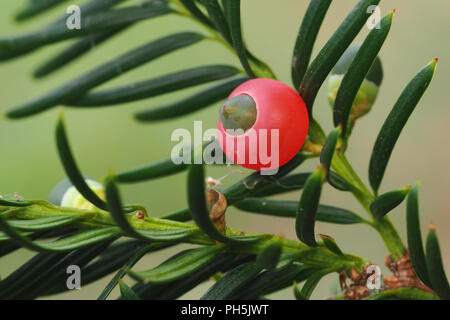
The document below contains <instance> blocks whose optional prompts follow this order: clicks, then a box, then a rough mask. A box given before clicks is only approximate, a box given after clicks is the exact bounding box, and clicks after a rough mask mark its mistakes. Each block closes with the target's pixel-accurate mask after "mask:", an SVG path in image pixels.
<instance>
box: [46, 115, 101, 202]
mask: <svg viewBox="0 0 450 320" xmlns="http://www.w3.org/2000/svg"><path fill="white" fill-rule="evenodd" d="M55 136H56V146H57V149H58V154H59V158H60V160H61V163H62V165H63V167H64V171H65V172H66V175H67V177H68V178H69V180H70V182H71V183H72V185H73V186H74V187H75V188H76V189H77V190H78V192H79V193H80V194H81V195H82V196H83V197H84V198H85V199H86V200H88V201H89V202H91V203H92V204H93V205H95V206H96V207H98V208H100V209H103V210H106V203H105V202H104V201H103V200H102V199H100V198H99V196H98V195H97V194H96V193H95V192H94V191H92V189H91V188H90V187H89V186H88V184H87V183H86V180H85V178H84V176H83V175H82V173H81V171H80V169H79V168H78V165H77V163H76V161H75V158H74V157H73V154H72V150H71V148H70V145H69V139H68V138H67V133H66V128H65V125H64V118H63V114H62V113H60V115H59V118H58V122H57V124H56V131H55Z"/></svg>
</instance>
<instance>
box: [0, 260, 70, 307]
mask: <svg viewBox="0 0 450 320" xmlns="http://www.w3.org/2000/svg"><path fill="white" fill-rule="evenodd" d="M65 255H66V253H48V252H45V253H39V254H36V255H35V256H34V257H33V258H31V259H30V260H28V261H27V262H26V263H25V264H23V265H22V266H20V267H19V268H18V269H16V270H15V271H14V272H12V273H11V274H10V275H8V276H7V277H6V278H5V279H2V281H0V299H2V300H5V299H12V298H14V297H15V296H17V295H19V294H20V293H21V292H23V290H24V289H26V288H29V285H30V284H31V283H33V281H35V279H41V278H40V277H41V276H42V275H43V274H45V272H46V271H47V270H48V269H49V268H51V267H52V266H53V265H54V264H56V263H58V261H59V260H61V259H62V258H63V257H64V256H65Z"/></svg>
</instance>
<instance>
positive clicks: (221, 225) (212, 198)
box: [206, 189, 227, 234]
mask: <svg viewBox="0 0 450 320" xmlns="http://www.w3.org/2000/svg"><path fill="white" fill-rule="evenodd" d="M206 202H207V206H208V210H209V216H210V218H211V220H212V222H213V223H214V225H215V226H216V228H217V230H219V232H220V233H222V234H225V232H226V230H227V224H226V221H225V213H226V211H227V199H226V198H225V196H224V195H223V194H222V193H220V192H219V191H216V190H213V189H207V190H206Z"/></svg>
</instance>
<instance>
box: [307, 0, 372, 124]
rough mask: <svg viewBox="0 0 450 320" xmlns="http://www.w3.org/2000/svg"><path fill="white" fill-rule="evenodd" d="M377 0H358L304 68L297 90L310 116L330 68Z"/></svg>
mask: <svg viewBox="0 0 450 320" xmlns="http://www.w3.org/2000/svg"><path fill="white" fill-rule="evenodd" d="M379 2H380V0H360V1H359V2H358V4H357V5H356V6H355V7H354V8H353V10H352V11H351V12H350V13H349V15H348V16H347V17H346V18H345V20H344V21H343V22H342V23H341V25H340V26H339V27H338V29H337V30H336V31H335V32H334V34H333V35H332V36H331V38H330V39H329V40H328V41H327V43H326V44H325V46H324V47H323V48H322V49H321V50H320V52H319V53H318V54H317V56H316V58H315V59H314V60H313V61H312V62H311V65H310V66H309V67H308V69H307V70H306V73H305V76H304V78H303V80H302V82H301V84H300V89H299V92H300V95H301V96H302V98H303V100H304V101H305V103H306V107H307V108H308V111H309V116H310V118H311V117H312V106H313V104H314V100H315V98H316V95H317V92H318V91H319V89H320V87H321V86H322V84H323V82H324V81H325V79H326V77H327V76H328V74H329V73H330V71H331V69H333V67H334V65H335V64H336V62H337V61H338V60H339V58H340V57H341V56H342V54H343V53H344V52H345V50H346V49H347V48H348V47H349V46H350V44H351V43H352V41H353V39H354V38H355V37H356V36H357V34H358V33H359V31H360V30H361V28H362V27H363V26H364V24H365V23H366V20H367V18H368V17H369V15H370V13H368V12H367V8H368V7H369V6H371V5H378V3H379Z"/></svg>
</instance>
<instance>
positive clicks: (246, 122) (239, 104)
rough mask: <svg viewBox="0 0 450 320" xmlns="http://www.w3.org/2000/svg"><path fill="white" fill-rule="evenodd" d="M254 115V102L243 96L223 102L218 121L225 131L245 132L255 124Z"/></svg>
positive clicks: (255, 111) (255, 113)
mask: <svg viewBox="0 0 450 320" xmlns="http://www.w3.org/2000/svg"><path fill="white" fill-rule="evenodd" d="M256 115H257V110H256V103H255V100H253V98H252V97H250V96H249V95H245V94H244V95H239V96H236V97H233V98H231V99H229V100H227V101H225V103H224V104H223V105H222V106H221V107H220V110H219V116H220V121H221V122H222V125H223V127H224V128H225V129H227V130H230V129H232V130H237V129H242V130H243V131H244V132H245V131H246V130H248V129H250V128H251V127H253V125H254V124H255V122H256Z"/></svg>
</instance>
